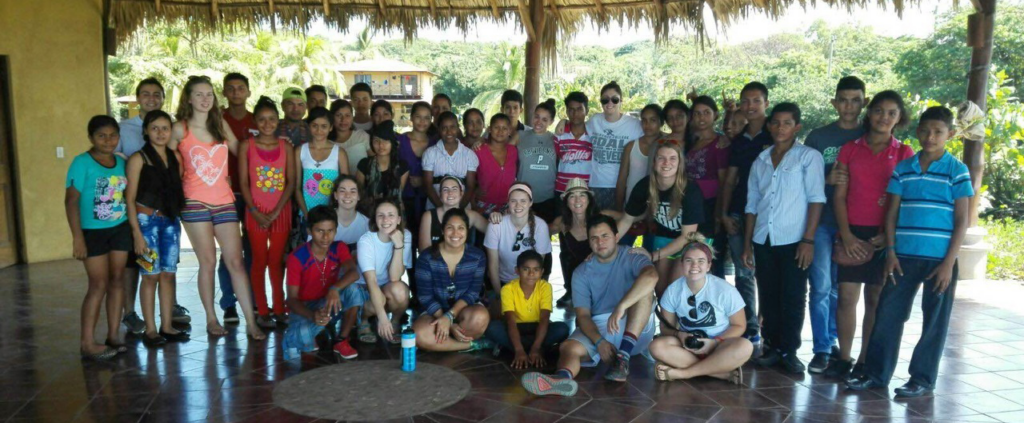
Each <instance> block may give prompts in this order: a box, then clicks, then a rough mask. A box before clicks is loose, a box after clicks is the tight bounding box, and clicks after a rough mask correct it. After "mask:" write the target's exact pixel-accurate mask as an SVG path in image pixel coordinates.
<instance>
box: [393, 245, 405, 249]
mask: <svg viewBox="0 0 1024 423" xmlns="http://www.w3.org/2000/svg"><path fill="white" fill-rule="evenodd" d="M395 249H396V250H403V249H405V246H404V245H403V246H401V247H395Z"/></svg>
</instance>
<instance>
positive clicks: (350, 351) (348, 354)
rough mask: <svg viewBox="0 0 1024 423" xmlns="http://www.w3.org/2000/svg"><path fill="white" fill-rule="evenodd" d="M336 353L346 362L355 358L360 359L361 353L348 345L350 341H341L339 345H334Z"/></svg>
mask: <svg viewBox="0 0 1024 423" xmlns="http://www.w3.org/2000/svg"><path fill="white" fill-rule="evenodd" d="M334 352H336V353H338V355H340V356H341V358H344V359H346V360H351V359H353V358H356V357H359V352H358V351H356V349H355V348H352V345H350V344H349V343H348V339H346V340H344V341H341V342H339V343H337V344H334Z"/></svg>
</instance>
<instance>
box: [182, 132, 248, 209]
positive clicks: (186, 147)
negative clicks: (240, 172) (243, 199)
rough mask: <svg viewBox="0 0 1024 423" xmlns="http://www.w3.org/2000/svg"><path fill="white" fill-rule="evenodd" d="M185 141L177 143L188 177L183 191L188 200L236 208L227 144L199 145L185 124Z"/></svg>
mask: <svg viewBox="0 0 1024 423" xmlns="http://www.w3.org/2000/svg"><path fill="white" fill-rule="evenodd" d="M185 125H186V126H185V138H183V139H182V140H181V142H179V143H178V151H179V152H181V158H182V159H183V160H182V165H184V166H185V175H184V176H182V178H181V187H182V189H183V190H184V191H185V199H186V200H195V201H199V202H201V203H206V204H207V205H211V206H223V205H225V204H234V202H235V194H234V191H232V190H231V183H230V182H228V172H229V171H228V156H229V155H230V154H229V152H228V144H227V143H226V142H214V143H205V142H202V141H199V139H198V138H196V136H195V134H193V133H192V131H189V130H188V124H187V123H186V124H185Z"/></svg>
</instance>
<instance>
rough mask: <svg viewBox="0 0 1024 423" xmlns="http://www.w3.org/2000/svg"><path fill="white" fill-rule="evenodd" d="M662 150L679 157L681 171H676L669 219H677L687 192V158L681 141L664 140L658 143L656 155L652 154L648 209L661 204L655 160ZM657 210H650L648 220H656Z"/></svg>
mask: <svg viewBox="0 0 1024 423" xmlns="http://www.w3.org/2000/svg"><path fill="white" fill-rule="evenodd" d="M662 149H668V150H672V151H675V152H676V154H677V155H678V156H679V169H677V170H676V180H675V182H674V183H673V184H672V188H671V191H672V193H671V195H670V196H669V210H668V218H669V219H675V218H676V216H678V215H679V213H680V212H681V211H682V208H683V194H684V193H685V192H686V156H685V155H684V154H683V148H682V146H681V145H680V143H679V141H677V140H674V139H665V138H662V139H660V140H658V141H657V146H656V148H655V149H654V154H651V172H650V181H649V184H648V199H647V207H648V208H652V207H657V206H658V204H660V203H661V201H660V198H659V195H658V194H659V192H658V177H657V175H655V174H654V173H655V169H654V160H655V158H656V157H657V155H658V152H659V151H661V150H662ZM655 213H656V211H655V210H648V219H652V220H653V219H654V214H655Z"/></svg>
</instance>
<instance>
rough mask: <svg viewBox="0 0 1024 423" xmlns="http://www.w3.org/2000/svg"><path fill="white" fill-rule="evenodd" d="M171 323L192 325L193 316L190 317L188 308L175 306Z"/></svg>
mask: <svg viewBox="0 0 1024 423" xmlns="http://www.w3.org/2000/svg"><path fill="white" fill-rule="evenodd" d="M171 321H173V322H174V323H190V322H192V316H189V315H188V309H187V308H185V307H182V306H180V305H178V304H175V305H174V311H173V313H172V317H171Z"/></svg>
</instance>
